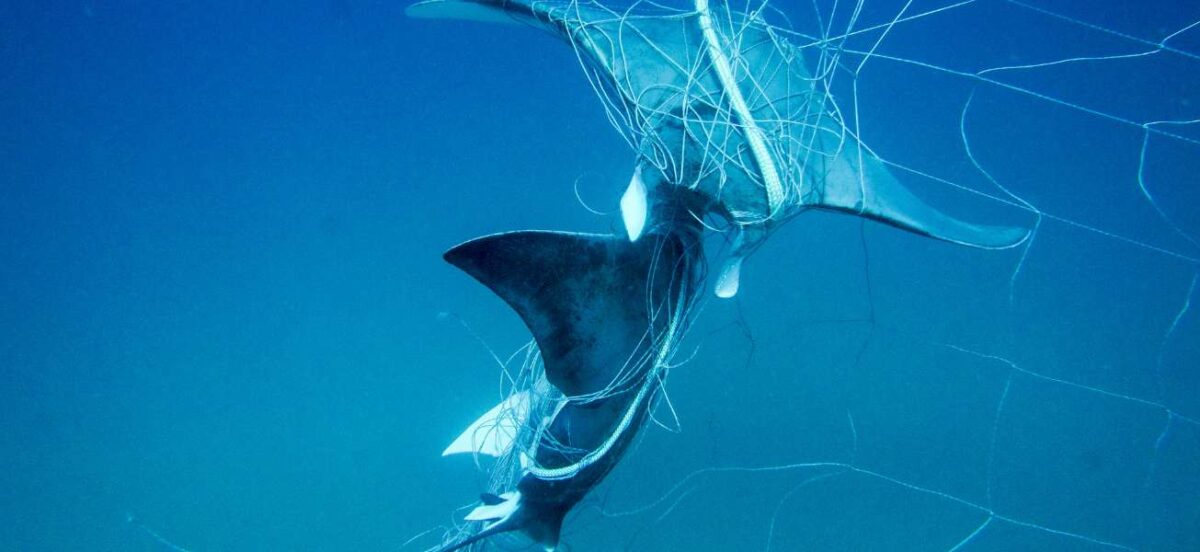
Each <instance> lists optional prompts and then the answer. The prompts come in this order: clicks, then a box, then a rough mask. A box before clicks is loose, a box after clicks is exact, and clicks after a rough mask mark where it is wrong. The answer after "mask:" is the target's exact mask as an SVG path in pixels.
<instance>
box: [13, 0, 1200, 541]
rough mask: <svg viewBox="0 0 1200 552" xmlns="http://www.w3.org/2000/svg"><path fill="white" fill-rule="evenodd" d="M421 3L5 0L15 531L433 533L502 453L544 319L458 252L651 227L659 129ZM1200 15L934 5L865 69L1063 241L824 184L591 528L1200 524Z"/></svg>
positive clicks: (1059, 535) (878, 537) (1024, 537)
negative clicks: (866, 212)
mask: <svg viewBox="0 0 1200 552" xmlns="http://www.w3.org/2000/svg"><path fill="white" fill-rule="evenodd" d="M832 4H833V3H832V2H818V3H816V4H815V6H816V8H815V10H816V11H817V12H819V13H822V14H825V15H826V16H828V15H829V14H831V13H833V14H837V15H836V17H834V18H833V23H830V25H831V26H833V27H836V26H837V25H840V26H842V28H844V27H845V25H846V24H847V18H848V14H849V12H850V6H846V5H842V6H840V7H838V8H837V11H834V8H833V5H832ZM904 4H905V3H904V2H897V1H893V0H868V1H867V2H865V3H864V4H863V9H862V10H861V13H860V15H859V21H858V23H857V25H856V27H855V28H862V29H866V28H871V27H874V26H877V25H882V24H886V23H888V22H889V21H893V19H894V18H896V16H897V14H898V13H901V11H900V10H901V8H902V7H903V6H904ZM950 4H951V3H949V2H932V1H925V2H913V4H912V5H911V6H909V7H908V8H907V10H906V11H905V12H903V13H905V14H908V15H913V14H920V13H926V12H930V11H931V10H935V9H937V8H938V7H941V6H948V5H950ZM405 5H406V3H405V2H392V1H375V0H372V1H367V0H362V1H359V0H326V1H322V2H312V3H306V4H303V5H298V4H296V3H291V2H286V3H285V2H278V1H265V2H257V3H246V2H230V1H215V2H206V3H182V2H161V3H153V2H134V1H107V0H82V1H72V2H4V3H0V145H2V147H0V370H2V372H0V373H2V374H3V386H2V387H0V459H2V460H0V461H2V462H3V463H2V464H0V526H3V527H4V529H3V530H0V549H2V550H14V551H40V550H139V551H140V550H171V549H172V548H171V546H176V547H179V548H182V549H186V550H191V551H197V552H199V551H215V550H322V551H326V550H327V551H336V550H399V549H404V550H421V549H423V548H425V547H428V546H430V545H432V544H435V543H436V542H437V540H438V537H440V534H441V532H440V531H438V530H435V531H434V532H433V533H431V534H430V535H428V536H426V537H424V538H423V539H418V540H417V541H415V542H413V543H411V544H408V545H407V546H406V547H404V548H401V546H402V545H404V543H406V541H408V540H409V538H410V537H413V536H416V535H419V534H421V533H422V532H423V531H426V530H428V529H432V528H437V527H439V526H447V525H449V524H450V523H452V522H453V520H454V519H455V516H460V515H461V512H459V513H457V514H456V513H455V509H456V508H459V507H461V506H464V505H467V504H469V503H470V502H471V501H472V500H473V499H474V498H475V497H476V496H477V494H478V493H479V492H480V491H481V490H484V486H485V484H486V477H485V475H484V474H482V473H481V472H479V471H478V470H476V468H475V466H474V464H473V463H472V461H471V459H469V458H449V459H443V458H440V457H439V456H438V455H439V453H440V451H441V450H442V449H443V448H444V447H445V445H446V444H447V443H448V442H449V441H450V440H451V439H452V438H453V437H454V436H455V435H457V434H458V433H459V432H460V431H461V430H462V429H463V428H464V427H466V425H467V424H469V423H470V422H471V421H472V420H474V419H475V417H476V416H478V415H479V414H480V413H482V412H483V411H485V410H486V409H487V408H489V407H490V406H492V405H493V404H495V403H496V402H498V400H499V399H500V395H499V393H500V385H501V382H500V376H499V372H500V371H499V368H498V367H497V366H496V363H495V361H494V360H493V357H492V354H491V351H494V352H495V353H496V354H498V355H500V356H501V357H505V356H507V355H508V354H509V353H511V352H512V351H514V350H516V349H517V348H518V347H520V346H521V345H523V344H524V343H525V342H526V341H527V340H528V334H527V331H526V330H525V328H524V327H523V326H522V324H521V322H520V321H519V320H518V319H517V317H516V316H515V315H513V314H512V313H510V312H509V311H508V310H507V307H505V306H504V305H503V304H502V303H501V302H500V301H499V300H498V299H496V298H495V297H492V296H490V295H489V293H488V292H487V291H486V290H485V289H484V288H483V287H482V286H479V285H478V284H477V283H475V282H474V281H472V280H470V279H469V278H468V277H467V276H465V275H463V274H461V273H458V272H457V271H456V270H455V269H453V268H452V267H450V266H449V265H447V264H445V263H444V262H442V261H441V258H440V256H441V253H442V252H443V251H444V250H446V249H447V248H448V247H450V246H453V245H454V244H456V243H459V242H462V241H464V240H466V239H470V238H473V237H476V236H479V235H483V234H487V233H492V232H498V231H504V230H513V229H522V228H545V229H563V230H580V231H608V230H614V229H617V228H619V224H620V221H619V218H618V217H617V216H616V215H615V214H612V213H613V211H614V209H615V207H616V202H617V198H618V197H619V194H620V192H621V190H622V189H623V188H624V185H625V184H626V183H627V182H628V179H629V174H630V171H631V168H632V165H633V161H634V153H633V152H632V151H631V150H630V148H629V147H628V145H627V144H626V143H624V142H623V141H622V140H621V138H620V136H619V135H618V134H617V133H616V132H614V131H613V130H612V128H611V127H610V124H609V121H608V120H607V119H606V117H605V115H604V112H603V109H602V108H601V106H600V103H599V102H598V101H597V100H596V98H595V95H594V92H593V90H592V89H591V87H590V86H589V85H588V83H587V81H586V80H585V79H584V78H583V74H582V72H581V71H580V70H579V66H578V65H579V62H578V59H577V58H576V56H575V54H574V53H573V52H572V51H571V50H570V49H569V48H566V47H564V46H563V44H562V43H561V42H560V41H559V40H557V39H556V38H554V37H551V36H549V35H546V34H544V33H539V32H535V31H533V30H531V29H527V28H524V27H520V26H502V25H485V24H479V23H471V22H456V21H428V20H413V19H409V18H406V17H405V16H404V8H405ZM773 6H774V8H776V9H778V10H779V11H780V12H781V13H780V14H769V15H768V17H769V18H779V19H777V20H776V19H773V21H775V22H777V23H783V21H782V18H783V17H786V18H787V19H788V20H790V22H791V25H792V26H793V27H794V28H796V29H797V30H798V31H801V32H810V33H811V32H813V29H815V28H816V27H817V26H819V25H818V24H817V23H816V21H817V20H816V18H815V17H814V15H813V12H814V7H813V6H812V5H810V3H807V2H795V1H794V0H792V1H787V2H784V1H780V2H777V3H775V4H773ZM679 7H686V4H684V5H680V6H679ZM1197 20H1200V8H1198V7H1197V6H1196V5H1195V4H1194V3H1190V2H1180V1H1175V2H1167V1H1151V2H1138V3H1130V2H1118V1H1115V0H1107V1H1105V2H1083V1H1059V0H1054V1H1051V0H1031V1H1030V2H1029V3H1028V4H1019V3H1014V2H1006V1H1001V0H990V1H983V0H980V1H978V2H965V3H963V4H962V5H960V6H957V7H954V8H950V9H947V10H945V11H944V12H940V13H936V14H933V15H929V16H925V17H920V18H914V19H911V20H906V21H904V22H902V23H897V24H896V25H894V26H893V27H891V28H890V30H889V31H888V33H887V34H886V36H885V39H884V40H881V41H879V47H878V48H879V49H878V51H877V52H878V53H879V54H880V55H881V56H891V57H893V58H896V59H897V60H915V61H919V62H921V64H914V63H905V62H901V61H888V60H887V59H884V58H882V57H880V58H878V59H873V60H871V61H869V62H868V63H867V64H865V65H863V66H862V68H861V69H860V70H859V71H858V73H857V79H856V80H855V81H851V80H850V79H848V78H847V79H844V80H843V81H841V84H840V85H839V87H840V88H838V89H837V90H836V92H838V93H839V94H840V96H839V101H841V102H842V105H843V107H849V106H850V105H852V104H853V105H855V107H856V111H855V113H856V116H857V120H858V121H859V123H860V125H861V126H860V129H859V130H860V132H861V133H862V136H863V137H864V141H865V142H866V143H868V144H870V145H871V147H872V148H875V150H876V151H877V152H879V153H880V154H881V155H883V156H884V157H885V158H887V159H890V160H894V161H895V162H897V163H898V164H899V165H902V166H904V167H907V168H908V169H911V170H912V171H911V172H904V174H905V175H907V176H905V177H904V178H905V179H906V182H910V183H912V184H913V187H914V188H915V189H916V191H917V192H918V193H919V194H921V195H922V196H923V197H926V198H928V199H929V200H930V202H931V203H935V204H937V205H938V206H939V207H941V208H943V209H945V210H947V211H949V212H954V213H959V214H967V215H969V216H971V217H972V218H976V219H983V220H987V221H989V222H1003V223H1010V224H1020V225H1024V226H1026V227H1033V226H1034V225H1036V227H1037V232H1036V233H1035V234H1034V236H1035V238H1034V241H1033V242H1032V244H1031V245H1029V246H1028V247H1025V248H1018V249H1014V250H1007V251H998V252H997V251H978V250H970V249H965V248H962V247H957V246H954V245H951V244H946V243H941V242H935V241H932V240H928V239H926V238H922V237H919V236H915V235H912V234H907V233H903V232H901V231H898V230H896V229H893V228H890V227H887V226H883V225H880V224H877V223H874V222H864V221H862V220H860V219H857V218H854V217H850V216H846V215H836V214H828V213H818V212H814V213H806V214H805V215H803V216H801V217H799V218H797V219H796V220H795V221H793V222H791V223H790V224H789V225H787V226H785V227H784V228H783V229H781V230H780V231H779V232H778V233H777V234H776V235H775V236H773V237H772V238H771V240H770V241H769V242H768V243H767V244H766V245H765V246H764V247H763V248H762V249H761V250H760V251H758V252H757V253H756V254H755V255H754V256H753V257H752V258H751V259H750V260H749V261H747V266H746V268H745V272H744V275H743V282H742V291H741V293H740V294H739V296H738V298H737V299H735V300H732V301H717V300H715V299H713V300H711V301H709V302H708V303H707V304H706V306H705V311H704V313H703V315H702V317H701V319H700V321H699V322H698V325H697V327H696V328H695V329H694V331H693V333H692V339H691V340H690V341H689V342H688V343H686V344H685V345H684V347H685V348H686V349H687V350H689V351H690V350H693V349H694V350H695V355H694V357H693V358H692V360H690V361H689V362H688V363H686V364H684V365H682V366H680V367H678V368H676V369H673V371H672V374H671V378H670V384H669V387H668V391H669V396H670V398H671V401H672V405H673V407H674V413H675V416H672V415H671V413H670V412H668V411H666V410H664V409H660V411H659V412H658V413H657V416H656V418H657V419H658V420H659V421H660V422H661V426H663V427H660V425H659V424H651V425H649V426H648V427H647V428H645V430H644V434H643V436H642V437H641V438H640V440H639V441H638V444H637V446H636V447H635V449H634V450H633V451H632V452H631V453H630V454H629V456H628V457H627V458H626V459H625V461H624V462H623V463H622V465H621V466H620V467H618V469H617V470H616V471H615V472H614V473H613V474H612V476H611V477H610V479H609V481H607V482H606V483H605V484H604V485H602V486H601V487H600V488H598V489H597V490H596V491H595V493H594V494H593V496H592V498H591V499H589V500H588V501H587V502H585V504H583V505H581V506H580V507H578V508H577V509H576V511H575V513H574V514H573V515H572V516H571V517H569V518H568V520H567V525H566V528H565V532H564V542H565V543H566V544H567V546H569V549H570V550H578V551H583V550H617V549H622V550H624V549H627V550H763V549H770V550H948V549H953V548H954V547H955V546H957V545H959V544H961V543H964V542H965V544H962V547H961V550H1106V549H1122V548H1121V547H1125V548H1129V549H1138V550H1197V549H1200V499H1198V497H1200V423H1198V422H1197V420H1200V393H1198V390H1200V318H1198V315H1197V303H1198V299H1197V290H1196V288H1197V287H1200V286H1198V284H1197V283H1196V275H1197V273H1198V271H1200V262H1198V259H1200V248H1198V247H1197V245H1196V241H1195V239H1196V236H1198V235H1200V211H1198V210H1197V208H1196V207H1197V205H1200V191H1198V190H1200V188H1198V187H1197V186H1196V185H1195V184H1196V182H1197V177H1196V174H1198V173H1200V132H1198V128H1200V125H1198V124H1196V123H1194V122H1193V123H1190V124H1187V122H1188V121H1195V120H1196V119H1200V57H1197V56H1198V55H1200V28H1190V29H1187V27H1188V25H1190V24H1192V23H1194V22H1196V21H1197ZM825 22H826V23H829V21H828V20H826V21H825ZM1085 23H1086V25H1085ZM1181 30H1182V31H1183V32H1181V33H1179V34H1177V35H1174V36H1172V34H1173V33H1175V32H1176V31H1181ZM880 36H881V33H880V32H879V31H878V30H876V31H874V32H864V33H862V34H860V35H855V36H854V37H853V39H852V41H851V47H853V48H860V49H869V48H870V46H871V45H872V44H874V43H875V42H876V40H878V39H879V38H880ZM1168 36H1170V37H1171V38H1170V40H1168V41H1166V42H1160V41H1162V40H1163V39H1164V38H1167V37H1168ZM1134 54H1139V55H1136V56H1135V55H1134ZM1111 56H1122V57H1120V58H1111ZM1098 57H1110V59H1106V60H1096V59H1091V60H1090V61H1089V60H1082V59H1080V58H1098ZM1068 59H1075V60H1077V61H1073V62H1069V63H1059V64H1054V65H1047V66H1044V67H1026V68H1024V69H1013V70H1003V71H993V72H985V73H979V71H981V70H984V69H987V68H995V67H1002V66H1010V67H1013V66H1029V65H1033V64H1044V63H1047V62H1052V61H1056V60H1068ZM858 61H859V59H858V58H854V63H855V64H857V62H858ZM931 68H942V69H947V68H948V69H953V70H954V71H957V73H955V72H950V71H943V70H936V69H931ZM964 75H967V76H964ZM970 75H976V77H975V78H971V77H970ZM853 83H856V84H857V86H856V87H852V86H851V84H853ZM855 97H857V99H858V101H857V102H851V99H852V98H855ZM968 99H969V101H970V104H969V105H970V108H969V109H968V110H966V111H965V113H966V115H965V116H964V105H967V102H968ZM1151 121H1175V123H1161V124H1155V125H1145V123H1148V122H1151ZM964 136H966V137H967V140H966V141H964V139H963V137H964ZM967 146H969V150H968V149H967ZM968 151H969V153H970V155H968ZM972 157H973V158H974V162H972ZM975 163H978V164H979V166H981V167H983V168H984V169H985V170H986V171H987V172H986V174H984V173H983V172H981V171H980V170H979V168H978V167H976V164H975ZM917 172H921V173H926V174H933V175H937V176H938V177H939V178H941V179H944V180H945V181H948V182H952V183H955V184H961V185H963V186H967V187H969V188H970V189H972V190H978V191H983V192H984V193H986V194H987V195H986V196H982V195H979V194H975V193H969V192H963V191H962V190H961V189H959V188H956V187H954V186H951V185H945V183H944V182H941V183H939V181H934V180H930V179H926V178H920V177H919V175H917V174H916V173H917ZM998 186H1003V187H1004V189H1007V190H1008V191H1009V192H1011V193H1012V194H1014V195H1015V196H1017V197H1020V198H1022V199H1023V200H1025V201H1027V202H1028V205H1032V206H1034V207H1035V208H1029V207H1028V206H1026V207H1025V208H1022V207H1021V206H1022V205H1023V204H1022V203H1021V202H1019V201H1016V200H1012V199H1006V201H997V200H996V198H1000V199H1005V198H1009V197H1010V196H1009V195H1008V194H1006V193H1004V192H1003V191H1002V190H1001V188H999V187H998ZM1151 198H1152V200H1151ZM581 199H582V200H583V202H585V203H587V204H588V205H589V206H591V207H593V208H595V209H598V210H600V211H604V212H609V213H610V214H608V215H596V214H593V213H591V212H589V211H588V210H587V209H585V208H584V207H583V206H581V204H580V200H581ZM1039 214H1040V215H1041V216H1039ZM489 348H490V349H491V351H489ZM683 356H685V357H686V356H691V355H690V354H688V355H683ZM664 427H665V429H664ZM977 530H978V532H977V533H974V532H975V531H977ZM973 533H974V537H972V538H970V539H969V540H967V539H968V536H970V535H972V534H973ZM170 543H173V544H170ZM505 543H507V541H505V542H503V543H501V544H505ZM509 544H511V543H509Z"/></svg>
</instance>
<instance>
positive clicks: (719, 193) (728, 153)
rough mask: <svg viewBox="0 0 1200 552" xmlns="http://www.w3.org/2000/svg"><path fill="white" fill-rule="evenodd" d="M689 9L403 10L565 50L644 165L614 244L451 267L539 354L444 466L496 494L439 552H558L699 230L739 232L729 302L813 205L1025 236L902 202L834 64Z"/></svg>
mask: <svg viewBox="0 0 1200 552" xmlns="http://www.w3.org/2000/svg"><path fill="white" fill-rule="evenodd" d="M693 8H694V9H690V10H669V9H666V8H662V7H659V6H650V7H648V8H647V9H642V10H639V9H636V8H631V9H627V10H614V9H612V8H609V7H605V6H603V5H601V4H598V3H593V2H554V1H530V0H429V1H426V2H421V3H417V4H414V5H412V6H410V7H409V9H408V14H409V15H410V16H414V17H430V18H458V19H474V20H485V21H495V22H509V23H514V22H515V23H522V24H528V25H533V26H537V27H541V28H543V29H546V30H548V31H550V32H552V33H554V34H555V35H557V36H559V37H561V38H562V39H563V40H565V41H566V42H567V43H568V44H569V45H570V46H572V47H573V48H574V49H575V51H576V52H577V54H578V55H579V58H580V60H581V62H582V65H583V67H584V68H585V71H586V72H587V75H588V78H589V81H590V82H591V83H592V85H593V86H594V88H595V89H596V90H597V92H598V93H599V95H600V97H601V99H602V101H603V102H604V105H605V107H606V109H607V110H608V114H609V117H610V119H611V120H613V121H614V123H615V124H616V125H617V127H618V130H619V131H621V132H622V133H623V134H624V135H625V137H626V138H627V139H628V140H629V142H630V144H631V145H632V146H633V147H634V149H635V151H636V154H637V162H636V164H635V167H634V170H633V177H632V178H631V179H630V183H629V186H628V188H627V189H626V191H625V193H624V195H623V196H622V197H621V202H620V205H621V215H622V220H623V222H624V227H625V233H624V235H585V234H574V233H565V232H543V231H525V232H511V233H504V234H498V235H493V236H487V237H483V238H479V239H476V240H473V241H470V242H467V243H464V244H462V245H459V246H457V247H455V248H453V249H451V250H450V251H448V252H447V253H446V255H445V257H446V260H447V261H449V262H450V263H452V264H454V265H455V266H457V267H459V268H461V269H463V270H464V271H466V272H467V273H468V274H470V275H471V276H473V277H474V278H476V279H477V280H479V281H480V282H482V283H483V284H484V285H486V286H487V287H489V288H490V289H491V290H492V291H494V292H495V293H496V294H497V295H499V296H500V297H501V298H502V299H503V300H504V301H505V302H507V303H508V304H509V305H510V306H511V307H512V308H513V309H514V310H516V312H517V313H518V314H519V315H520V317H521V319H522V320H523V321H524V322H525V324H526V325H527V326H528V327H529V330H530V331H531V333H532V334H533V337H534V340H535V341H536V343H537V350H536V351H534V352H533V353H531V355H530V358H529V359H528V361H527V363H526V366H525V368H524V369H523V370H522V373H521V375H520V376H519V377H518V378H517V379H516V384H515V385H514V389H513V391H512V394H511V395H509V397H508V398H507V399H506V400H505V401H504V402H502V403H501V404H500V405H498V406H496V407H495V408H493V409H492V410H491V411H489V412H488V413H486V414H484V415H483V416H482V417H481V418H480V419H479V420H478V421H476V422H475V423H474V424H472V425H471V426H470V427H468V428H467V430H466V431H465V432H463V434H462V435H461V436H460V437H459V438H458V439H457V440H455V441H454V442H453V444H451V445H450V447H449V448H447V449H446V451H445V453H444V454H455V453H472V454H484V455H489V456H495V457H497V458H498V460H497V462H496V464H495V467H494V468H493V477H492V488H491V489H490V491H491V492H489V493H486V494H484V495H482V497H481V501H480V504H479V506H478V507H476V508H475V509H474V510H472V511H471V512H470V513H469V514H468V515H467V516H466V520H467V521H469V522H473V523H472V524H471V525H468V526H467V527H464V528H462V530H461V531H460V532H458V533H456V534H452V535H450V536H448V539H449V542H448V543H447V544H446V545H445V546H444V547H443V548H442V550H443V552H448V551H451V550H457V549H460V548H464V547H468V546H471V545H473V544H475V543H478V542H480V541H481V540H482V539H485V538H487V537H489V536H492V535H496V534H498V533H504V532H509V531H520V532H522V533H524V534H525V535H527V536H528V537H529V538H531V539H533V540H534V541H536V542H537V543H539V544H541V545H542V546H544V547H545V548H546V550H553V549H555V547H557V546H558V542H559V535H560V530H561V526H562V522H563V518H564V517H565V516H566V514H567V512H568V511H569V510H570V509H571V508H572V507H573V506H574V505H575V504H577V503H578V502H579V501H580V500H581V499H583V497H584V496H585V495H586V494H587V493H588V491H590V490H591V489H592V488H593V487H595V486H596V485H597V484H598V483H599V482H600V481H601V480H602V479H603V478H604V477H605V476H606V475H607V474H608V473H609V471H610V470H611V469H612V468H613V467H614V466H615V465H616V463H617V462H618V461H619V459H620V458H621V456H622V455H623V454H624V453H625V451H626V449H627V448H628V446H629V444H630V443H631V442H632V440H633V437H634V435H635V434H636V432H637V431H638V429H639V428H640V427H641V426H642V425H643V424H644V422H645V421H646V420H647V419H648V417H649V412H650V410H651V409H652V407H653V405H654V403H655V400H656V399H657V397H658V396H659V393H660V390H661V388H662V385H663V382H664V379H665V377H666V372H667V370H668V366H669V365H670V361H671V358H672V355H673V353H674V352H675V350H676V348H677V345H678V343H679V341H680V339H682V337H683V335H684V333H685V332H686V329H687V327H688V325H689V322H690V316H689V313H690V312H691V311H692V309H691V307H692V306H693V305H694V304H695V302H696V301H697V299H698V297H700V295H701V291H700V290H701V289H702V288H703V286H704V281H705V274H706V268H707V263H706V260H705V258H704V253H703V247H702V238H703V234H704V232H705V231H706V230H707V229H708V226H707V225H705V224H704V223H703V222H702V221H705V220H709V219H713V218H716V219H719V220H724V221H726V222H728V223H729V227H730V228H732V229H733V230H732V231H733V232H735V233H736V237H735V238H734V239H733V244H734V245H733V248H732V250H731V252H730V254H729V256H728V258H727V259H723V260H722V262H721V265H720V268H719V271H718V272H717V276H716V278H715V290H714V291H715V293H716V294H717V295H718V296H720V297H732V296H733V295H735V294H736V293H737V291H738V286H739V282H740V279H741V266H742V261H743V259H744V258H745V257H746V256H747V255H749V254H750V253H752V252H753V251H754V250H755V249H756V248H757V247H758V246H759V245H760V244H761V243H762V241H763V240H764V239H765V238H766V237H767V236H768V235H770V233H771V232H772V230H774V229H775V228H777V227H778V226H779V225H780V224H782V223H784V222H786V221H787V220H789V219H791V218H793V217H795V216H797V215H799V214H801V213H803V212H805V211H807V210H809V209H825V210H835V211H841V212H846V213H850V214H854V215H858V216H862V217H868V218H871V219H874V220H878V221H881V222H884V223H887V224H890V225H892V226H895V227H898V228H903V229H905V230H909V231H912V232H916V233H919V234H923V235H927V236H931V237H934V238H938V239H942V240H946V241H950V242H954V243H959V244H963V245H968V246H972V247H979V248H988V249H1002V248H1008V247H1013V246H1015V245H1017V244H1020V243H1021V242H1022V241H1023V240H1024V239H1025V238H1026V236H1027V232H1026V231H1025V230H1024V229H1021V228H1011V227H995V226H981V225H976V224H971V223H967V222H963V221H960V220H957V219H954V218H951V217H949V216H947V215H945V214H943V213H941V212H939V211H937V210H935V209H934V208H932V207H930V206H929V205H926V204H925V203H923V202H922V201H920V200H919V199H917V197H916V196H914V195H913V194H912V193H911V192H909V191H908V190H907V189H906V188H905V187H904V186H903V185H902V184H901V183H900V181H899V180H897V179H896V177H895V176H894V175H893V174H892V173H891V172H890V171H889V169H888V167H887V165H886V163H885V162H884V161H883V160H882V159H880V158H879V157H877V156H876V155H875V154H874V153H873V152H872V151H871V150H870V149H869V148H868V147H867V146H866V145H865V144H862V143H861V142H860V141H859V140H858V138H857V137H856V136H855V135H854V133H853V132H852V131H851V130H850V129H849V128H847V125H846V124H845V123H844V122H843V119H842V117H841V115H840V111H839V110H838V107H837V106H836V104H835V103H834V102H833V99H832V95H831V94H830V92H829V90H828V86H829V78H828V77H827V75H828V74H831V73H832V72H834V71H836V64H837V60H836V55H835V54H831V53H829V52H828V51H827V50H826V49H821V50H820V52H819V55H818V56H815V59H807V58H806V55H804V53H803V52H801V51H800V50H799V49H798V48H796V47H795V46H793V45H792V44H791V43H790V42H789V41H788V40H787V39H786V38H785V37H787V36H794V35H793V34H792V33H790V32H789V31H787V30H785V29H780V28H778V27H772V26H771V25H769V24H767V23H766V22H765V21H764V20H763V19H762V17H761V16H760V15H759V14H757V13H753V14H746V13H739V12H736V11H733V10H730V9H728V8H722V9H720V10H715V9H712V8H710V7H709V5H708V2H707V0H696V2H695V4H694V6H693ZM760 11H761V10H760ZM808 57H814V56H808ZM810 63H811V66H812V68H813V70H812V71H810V70H809V64H810ZM814 75H817V77H814ZM539 352H540V358H539V356H538V353H539Z"/></svg>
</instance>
